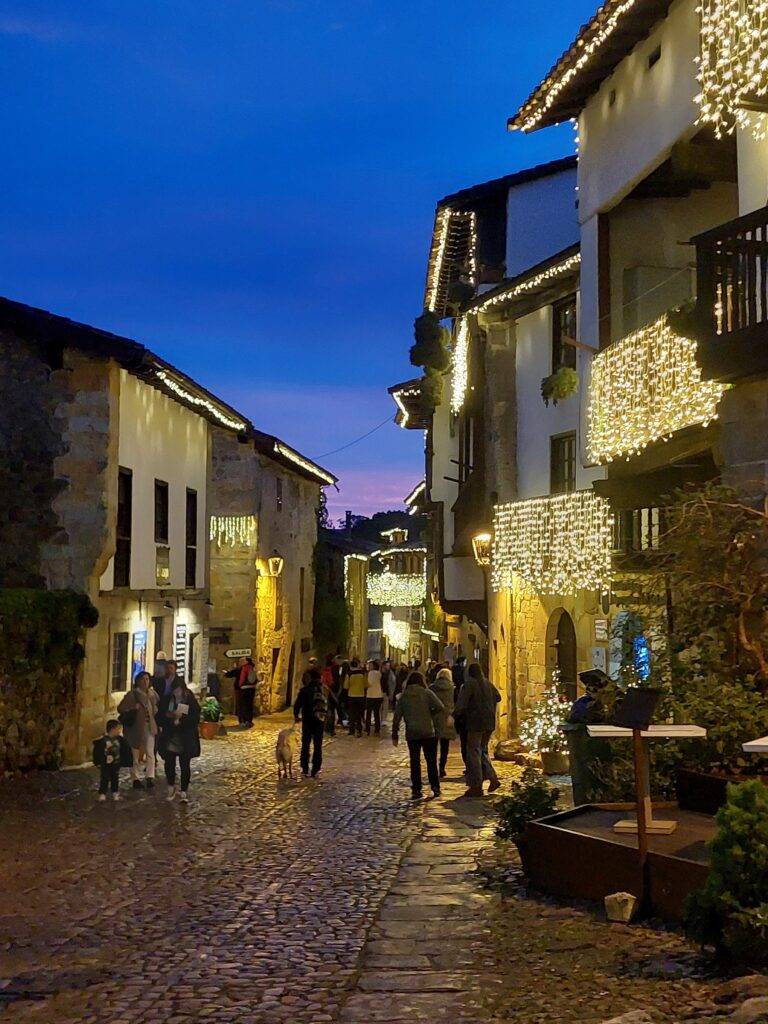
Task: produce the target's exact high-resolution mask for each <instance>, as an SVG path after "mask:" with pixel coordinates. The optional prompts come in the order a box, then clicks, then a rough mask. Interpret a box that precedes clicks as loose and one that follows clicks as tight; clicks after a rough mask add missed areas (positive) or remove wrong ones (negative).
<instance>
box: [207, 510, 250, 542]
mask: <svg viewBox="0 0 768 1024" xmlns="http://www.w3.org/2000/svg"><path fill="white" fill-rule="evenodd" d="M209 537H210V539H211V540H212V541H213V542H214V543H216V544H217V545H218V546H219V547H224V546H225V545H226V546H228V547H234V546H235V545H236V544H242V545H244V546H245V547H247V548H250V547H252V546H253V544H254V543H255V540H256V516H211V522H210V530H209Z"/></svg>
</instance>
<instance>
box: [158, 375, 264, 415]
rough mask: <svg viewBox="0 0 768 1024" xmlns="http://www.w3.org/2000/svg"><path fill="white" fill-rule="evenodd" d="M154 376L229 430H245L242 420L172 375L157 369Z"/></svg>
mask: <svg viewBox="0 0 768 1024" xmlns="http://www.w3.org/2000/svg"><path fill="white" fill-rule="evenodd" d="M156 376H157V379H158V380H161V381H162V382H163V384H164V385H165V386H166V387H167V388H168V389H169V390H170V391H172V392H173V393H174V394H175V395H177V396H178V397H179V398H181V399H183V400H184V401H185V402H188V403H189V404H190V405H195V406H198V407H199V408H202V409H205V411H206V412H209V413H210V414H211V416H213V417H214V419H216V420H218V421H219V423H221V425H222V426H223V427H229V428H230V430H245V428H246V426H247V424H246V423H245V422H244V421H243V420H236V419H234V418H233V417H232V416H228V415H227V414H226V413H224V412H222V410H221V409H220V408H219V407H218V406H216V405H214V404H213V402H211V401H209V400H208V399H207V398H202V397H201V396H200V395H194V394H192V392H191V391H187V389H186V388H184V387H182V386H181V384H179V382H178V381H177V380H174V379H173V377H171V376H169V375H168V374H167V373H166V372H165V370H158V371H157V374H156Z"/></svg>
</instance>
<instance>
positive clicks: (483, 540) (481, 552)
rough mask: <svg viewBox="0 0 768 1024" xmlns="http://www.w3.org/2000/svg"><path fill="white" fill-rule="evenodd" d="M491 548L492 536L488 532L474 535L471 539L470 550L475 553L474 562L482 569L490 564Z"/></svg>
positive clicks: (484, 531)
mask: <svg viewBox="0 0 768 1024" xmlns="http://www.w3.org/2000/svg"><path fill="white" fill-rule="evenodd" d="M492 546H493V534H491V533H490V532H489V531H488V530H483V531H482V532H481V533H476V534H475V535H474V537H473V538H472V550H473V551H474V553H475V561H476V562H477V564H478V565H482V566H483V567H486V566H489V565H490V564H491V548H492Z"/></svg>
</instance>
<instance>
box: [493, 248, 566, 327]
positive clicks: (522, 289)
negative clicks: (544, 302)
mask: <svg viewBox="0 0 768 1024" xmlns="http://www.w3.org/2000/svg"><path fill="white" fill-rule="evenodd" d="M580 264H581V254H580V253H578V252H577V253H574V254H573V255H572V256H569V257H568V258H567V259H565V260H563V261H562V262H561V263H556V264H555V265H554V266H552V267H547V269H546V270H542V271H541V272H540V273H538V274H534V275H533V277H528V278H526V279H525V280H524V281H520V282H519V283H518V284H514V285H510V287H509V288H505V289H504V290H503V291H500V292H496V293H495V294H494V295H492V296H491V297H490V298H489V299H486V300H485V301H484V302H480V303H478V304H477V305H476V306H475V307H474V308H475V310H476V311H477V312H478V313H482V312H484V310H486V309H490V308H491V307H492V306H498V305H500V304H501V303H502V302H512V301H513V300H514V299H517V298H519V297H520V296H521V295H526V294H527V293H528V292H532V291H535V290H536V289H537V288H540V287H541V286H542V285H543V284H548V283H549V282H550V281H554V280H556V279H557V278H559V277H565V276H566V275H567V274H570V273H572V271H574V270H575V269H576V268H577V267H578V266H579V265H580Z"/></svg>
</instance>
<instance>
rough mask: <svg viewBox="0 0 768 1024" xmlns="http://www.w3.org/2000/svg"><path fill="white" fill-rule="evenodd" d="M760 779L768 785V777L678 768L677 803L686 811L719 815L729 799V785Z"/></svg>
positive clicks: (676, 775)
mask: <svg viewBox="0 0 768 1024" xmlns="http://www.w3.org/2000/svg"><path fill="white" fill-rule="evenodd" d="M754 778H759V779H760V780H761V781H762V782H763V783H764V784H765V785H768V775H758V776H754V775H723V774H721V773H719V772H697V771H693V770H692V769H690V768H678V770H677V772H676V774H675V791H676V793H677V802H678V804H679V805H680V807H681V808H682V809H683V810H685V811H696V813H697V814H717V812H718V811H719V810H720V808H721V807H723V806H724V805H725V801H726V799H727V797H728V784H729V783H734V784H737V785H738V783H740V782H746V781H747V780H748V779H754Z"/></svg>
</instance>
